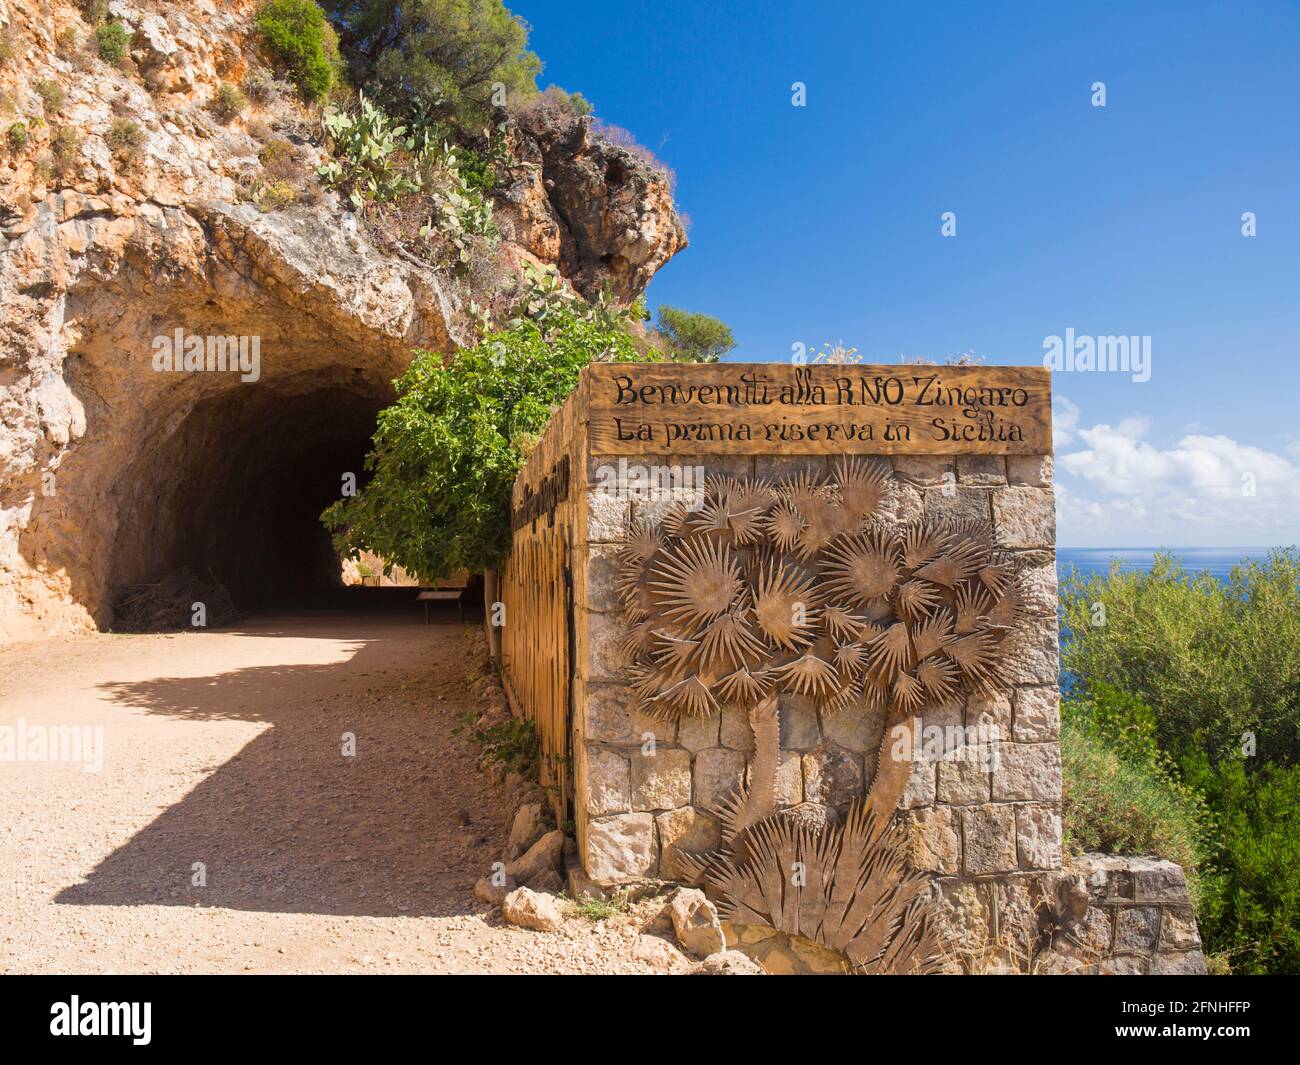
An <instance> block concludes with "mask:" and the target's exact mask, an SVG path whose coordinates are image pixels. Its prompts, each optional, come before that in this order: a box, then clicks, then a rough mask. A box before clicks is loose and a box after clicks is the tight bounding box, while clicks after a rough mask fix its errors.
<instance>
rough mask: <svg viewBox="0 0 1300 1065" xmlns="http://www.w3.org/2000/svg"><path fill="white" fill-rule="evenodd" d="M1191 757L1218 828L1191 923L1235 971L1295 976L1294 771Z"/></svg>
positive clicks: (1299, 773) (1298, 869)
mask: <svg viewBox="0 0 1300 1065" xmlns="http://www.w3.org/2000/svg"><path fill="white" fill-rule="evenodd" d="M1248 761H1249V760H1244V759H1241V758H1228V759H1224V760H1223V761H1222V762H1221V763H1220V764H1219V767H1218V769H1217V770H1216V769H1211V768H1210V764H1209V761H1208V760H1207V759H1205V758H1204V757H1201V758H1199V759H1191V760H1189V763H1188V765H1187V767H1186V775H1187V779H1188V781H1189V782H1190V783H1191V784H1193V785H1195V786H1196V787H1197V788H1199V789H1200V790H1201V791H1202V792H1203V793H1204V794H1205V795H1206V797H1207V798H1208V799H1209V802H1210V804H1211V806H1212V807H1213V808H1214V810H1215V817H1216V821H1217V822H1218V826H1219V833H1218V839H1217V846H1216V848H1215V852H1214V855H1213V860H1214V864H1215V875H1214V876H1213V877H1210V878H1208V879H1207V882H1206V890H1205V891H1204V893H1203V895H1204V898H1203V901H1202V904H1201V905H1200V906H1199V908H1198V913H1197V917H1198V923H1199V924H1200V927H1201V935H1202V936H1203V938H1204V940H1205V948H1206V950H1207V952H1209V953H1211V954H1220V955H1224V956H1226V958H1227V959H1228V962H1229V963H1230V964H1231V966H1232V971H1233V972H1235V973H1248V974H1253V973H1285V974H1289V975H1293V976H1294V975H1296V974H1300V767H1297V766H1282V765H1266V764H1262V765H1259V764H1257V765H1251V766H1248V765H1247V762H1248Z"/></svg>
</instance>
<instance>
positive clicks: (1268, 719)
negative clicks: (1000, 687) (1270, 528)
mask: <svg viewBox="0 0 1300 1065" xmlns="http://www.w3.org/2000/svg"><path fill="white" fill-rule="evenodd" d="M1061 609H1062V622H1063V626H1064V629H1065V630H1066V632H1067V634H1068V635H1067V639H1066V640H1065V642H1064V644H1063V646H1062V648H1061V666H1062V668H1063V669H1064V670H1065V671H1067V672H1068V673H1070V674H1072V675H1073V676H1074V677H1075V678H1076V679H1077V681H1078V683H1079V684H1080V685H1081V686H1082V689H1083V691H1084V692H1085V693H1086V692H1088V691H1089V690H1090V689H1091V688H1092V687H1094V686H1095V685H1096V684H1097V683H1098V682H1102V683H1105V684H1109V685H1111V686H1112V687H1114V688H1116V689H1119V690H1121V691H1126V692H1131V693H1133V694H1134V695H1136V696H1139V697H1140V698H1141V699H1142V701H1143V702H1145V703H1146V704H1147V705H1148V706H1150V707H1151V709H1152V711H1154V714H1155V729H1156V740H1157V743H1158V744H1159V746H1160V749H1161V750H1163V751H1167V752H1168V753H1169V754H1171V755H1172V756H1173V757H1174V758H1175V759H1176V760H1178V761H1182V759H1183V757H1184V756H1186V755H1194V754H1198V753H1202V752H1204V753H1206V754H1208V755H1209V756H1210V757H1211V759H1212V760H1214V761H1217V760H1218V758H1219V757H1221V756H1225V755H1229V754H1232V753H1234V752H1236V751H1238V750H1239V749H1240V748H1241V746H1242V744H1243V743H1245V742H1247V741H1248V740H1250V739H1252V738H1253V741H1254V744H1255V749H1256V750H1257V753H1258V755H1259V757H1260V758H1261V759H1262V760H1264V761H1279V762H1288V763H1291V764H1296V763H1300V552H1298V551H1297V550H1296V549H1295V548H1285V549H1279V550H1277V551H1275V552H1273V554H1272V555H1271V556H1270V557H1269V559H1268V560H1267V561H1266V562H1263V563H1257V562H1251V563H1248V564H1245V565H1241V566H1236V567H1234V568H1233V571H1232V573H1231V575H1230V576H1229V578H1228V580H1227V581H1226V582H1221V581H1218V580H1216V579H1215V578H1214V577H1213V576H1211V575H1209V574H1207V573H1200V574H1197V575H1195V576H1193V575H1190V574H1188V573H1187V571H1186V570H1185V569H1184V568H1183V567H1182V565H1181V564H1180V563H1179V562H1178V560H1177V559H1175V558H1173V557H1172V556H1171V555H1166V554H1162V555H1158V556H1157V557H1156V560H1155V564H1154V565H1153V567H1152V568H1151V571H1150V572H1149V573H1134V572H1129V573H1125V572H1122V571H1121V570H1120V569H1119V568H1118V567H1115V568H1113V569H1112V570H1111V572H1110V573H1109V574H1107V575H1105V576H1092V577H1070V578H1068V579H1067V580H1066V581H1065V582H1064V584H1063V586H1062V588H1061ZM1099 621H1103V622H1104V623H1102V624H1099V623H1098V622H1099ZM1247 734H1249V735H1247Z"/></svg>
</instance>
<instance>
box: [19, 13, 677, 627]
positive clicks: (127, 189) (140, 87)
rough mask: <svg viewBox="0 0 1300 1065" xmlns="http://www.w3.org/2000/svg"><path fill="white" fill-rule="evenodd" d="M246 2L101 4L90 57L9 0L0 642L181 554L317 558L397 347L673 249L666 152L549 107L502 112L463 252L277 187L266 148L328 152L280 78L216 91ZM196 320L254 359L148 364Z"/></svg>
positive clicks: (250, 571) (235, 79) (227, 559)
mask: <svg viewBox="0 0 1300 1065" xmlns="http://www.w3.org/2000/svg"><path fill="white" fill-rule="evenodd" d="M254 6H255V5H254V4H253V3H252V2H250V0H228V2H226V3H222V4H216V3H213V2H210V0H178V2H169V3H132V2H127V0H111V2H110V3H109V10H110V12H111V14H112V16H113V18H114V19H115V20H116V21H118V22H120V23H121V24H123V25H124V26H125V28H126V29H127V30H128V31H129V32H130V34H131V37H130V44H129V53H128V56H127V57H126V58H125V59H123V60H122V61H121V62H120V63H109V62H105V61H104V60H103V59H101V58H99V56H98V55H97V54H96V53H95V50H94V49H95V38H94V33H93V29H92V28H91V27H90V26H88V25H87V24H86V23H85V21H84V20H83V19H82V16H81V14H80V13H79V11H78V9H77V8H76V7H75V6H73V5H72V4H71V3H68V2H63V0H59V2H53V3H41V4H33V3H22V4H19V3H17V2H16V0H0V35H3V37H2V38H0V39H2V40H3V41H4V42H7V47H5V48H4V52H5V53H7V58H6V59H5V60H4V62H3V63H0V308H2V309H0V415H2V417H3V426H2V429H0V640H5V639H24V638H33V637H37V636H39V635H41V634H44V633H52V632H57V631H67V630H69V629H77V628H90V627H93V626H95V625H104V624H107V623H108V622H110V621H111V602H112V596H113V593H114V590H115V589H118V588H120V587H122V586H124V585H127V584H130V583H133V582H139V581H142V580H145V579H148V578H150V577H152V576H154V575H156V574H159V573H161V572H164V571H166V570H168V569H172V568H176V567H179V566H188V567H191V568H194V569H196V570H197V571H199V572H202V571H203V570H211V571H214V572H215V574H216V575H217V576H219V578H220V579H222V580H223V582H225V583H227V584H229V585H230V586H231V587H232V590H234V591H235V592H236V595H237V598H239V597H241V595H242V597H243V598H244V599H245V600H249V599H252V600H256V599H257V598H258V596H259V595H261V594H262V593H264V592H265V591H266V589H268V588H270V587H272V586H275V587H278V588H279V589H280V590H281V591H284V590H286V589H285V588H284V586H283V579H284V573H285V567H286V565H287V564H288V563H291V562H294V561H295V560H297V559H299V558H300V557H301V553H302V552H314V553H316V554H319V555H321V556H322V564H325V565H327V564H328V558H326V557H325V556H326V554H327V548H323V547H322V543H321V541H320V534H319V530H318V529H317V528H315V527H313V526H314V515H313V514H312V511H313V509H315V510H318V508H319V505H320V503H321V502H322V500H324V501H328V499H329V498H337V495H338V492H339V490H340V489H339V486H340V483H341V480H342V482H343V483H346V478H347V476H348V474H355V473H357V472H359V470H360V461H361V456H362V455H363V454H364V451H365V443H366V440H367V438H368V436H369V434H370V432H371V431H372V429H373V419H374V415H375V413H376V412H377V410H378V409H379V408H380V407H382V406H383V405H384V404H385V403H386V402H387V400H388V398H389V397H390V396H391V384H390V382H391V380H392V379H393V378H394V377H396V376H397V375H398V374H399V373H400V372H401V371H402V369H403V368H404V367H405V365H406V364H407V363H408V362H409V360H410V358H411V352H412V349H413V348H415V347H426V348H432V349H434V350H444V351H445V350H449V349H451V348H454V347H456V346H458V345H462V344H465V343H467V342H470V341H472V340H473V339H474V338H475V332H474V329H475V324H474V317H473V315H472V313H471V303H475V304H477V305H478V306H479V307H482V308H487V309H488V310H489V311H493V312H498V313H499V312H501V311H504V310H505V308H506V307H508V305H509V303H510V302H511V298H512V294H513V293H514V286H515V284H516V282H517V278H518V276H519V273H520V270H521V268H522V267H523V266H524V264H526V263H544V264H552V265H554V266H556V267H557V268H558V269H559V270H560V272H561V274H563V275H564V276H565V277H566V278H568V279H569V280H570V282H571V283H572V285H573V286H574V287H575V288H576V289H577V290H578V291H580V292H582V293H584V294H585V295H588V296H594V295H595V294H597V293H598V292H600V291H602V290H607V291H608V292H609V293H611V294H612V295H613V296H614V297H616V298H618V299H621V300H624V301H627V300H630V299H632V298H634V297H635V296H636V295H637V294H638V293H639V292H640V291H641V290H643V289H644V287H645V285H646V283H647V282H648V281H649V280H650V278H651V277H652V276H653V274H654V272H655V271H656V270H657V269H659V267H660V266H662V265H663V264H664V263H665V262H666V261H667V260H668V259H669V258H671V257H672V255H674V254H675V253H676V252H677V251H678V250H680V249H681V248H682V247H684V246H685V243H686V241H685V233H684V230H683V228H682V225H681V223H680V221H679V220H678V217H677V215H676V213H675V211H674V209H673V203H672V195H671V191H670V189H669V188H668V185H667V182H666V180H665V179H664V177H663V175H662V174H660V173H659V172H658V171H656V170H655V169H653V168H651V167H650V166H648V165H647V164H646V163H645V162H643V161H642V160H640V159H638V158H637V157H635V156H633V155H631V154H629V153H628V152H627V151H625V150H624V149H622V148H619V147H616V146H613V145H609V144H606V143H603V142H601V141H599V140H598V139H596V138H594V137H593V136H592V133H591V126H590V122H589V120H588V119H585V118H574V117H572V116H567V117H561V118H557V117H556V115H555V114H554V113H553V112H547V111H546V110H544V109H539V110H538V111H537V112H535V113H534V114H533V115H532V117H531V118H527V119H521V120H520V121H519V122H517V123H512V125H511V126H510V128H509V130H508V144H509V148H510V159H509V163H508V166H507V167H506V176H505V181H504V182H503V184H502V187H501V188H500V190H499V191H498V193H497V202H496V217H497V222H498V226H499V229H500V231H501V239H500V241H499V242H496V243H495V244H494V245H492V246H491V247H488V246H487V245H484V246H483V247H481V248H479V249H478V250H477V252H476V254H475V256H474V258H473V260H472V261H471V262H470V263H469V264H468V266H467V268H463V269H458V270H454V271H453V270H449V269H440V268H435V267H432V266H430V265H428V264H427V263H425V262H423V261H421V260H419V259H417V258H415V257H413V256H411V255H410V254H408V253H406V252H404V250H403V249H402V248H401V247H400V246H395V245H391V244H388V243H387V242H386V241H384V240H383V239H382V238H380V237H377V236H376V235H375V233H374V231H373V229H372V228H370V227H367V226H366V225H364V224H362V223H361V222H359V220H358V218H357V217H356V216H355V215H354V214H353V213H352V212H351V210H350V209H349V208H348V206H347V205H346V203H344V202H342V201H341V200H340V198H339V197H338V196H336V195H335V194H334V193H332V192H326V191H324V190H322V189H321V188H320V186H319V185H318V184H316V183H315V182H314V181H308V182H306V183H305V185H304V187H303V188H301V189H300V190H299V191H298V192H297V193H296V194H295V195H293V196H291V197H284V198H282V200H281V201H275V202H273V203H270V204H268V202H267V201H266V200H265V199H260V198H259V196H258V194H257V188H258V179H259V175H260V174H261V173H262V172H263V171H264V169H265V164H266V159H267V151H266V149H267V146H268V145H269V144H271V143H272V142H274V143H276V144H279V145H281V146H283V145H285V144H288V145H290V146H291V147H290V148H288V149H287V150H288V151H290V152H291V153H292V155H293V156H294V158H295V160H296V164H297V165H298V167H299V168H300V169H301V170H302V172H303V173H306V174H308V175H310V174H313V173H314V169H315V166H316V164H317V163H318V162H320V161H321V160H322V159H323V158H324V151H323V147H322V137H321V132H320V125H319V120H318V117H317V116H316V115H314V114H312V113H311V112H310V111H309V110H308V109H305V108H303V107H302V106H301V105H300V104H298V103H297V102H296V101H295V100H294V99H293V98H292V97H291V96H289V95H278V96H276V97H275V98H274V99H270V100H263V101H262V102H258V101H256V100H253V101H250V103H249V106H248V107H246V108H245V109H243V110H242V111H240V112H239V113H238V114H236V115H234V116H233V117H231V116H229V115H227V116H225V117H224V120H223V117H222V116H221V115H220V108H219V107H217V106H214V102H215V101H217V100H218V97H219V94H220V92H221V86H222V85H223V84H228V85H240V84H243V83H244V82H245V80H246V78H247V76H248V74H249V73H250V71H251V70H253V69H254V68H258V67H260V66H261V61H260V59H259V58H258V57H257V47H256V42H255V41H254V39H253V35H252V26H251V13H252V10H253V8H254ZM177 330H180V331H181V332H180V334H179V335H178V334H177ZM188 337H206V338H212V337H215V338H218V340H219V341H224V339H225V338H231V344H232V347H231V348H230V350H231V351H232V352H233V351H234V350H236V346H237V341H235V340H234V338H241V337H242V338H250V339H251V338H256V341H257V344H258V345H259V348H258V350H259V352H260V366H259V368H258V372H257V375H256V378H255V379H252V376H253V375H251V374H247V373H244V374H241V373H240V372H238V371H233V370H225V371H215V372H195V373H174V372H165V371H164V372H160V371H159V370H157V369H156V359H155V356H156V355H157V353H158V350H159V344H163V345H164V346H165V345H166V344H167V343H170V342H171V339H172V338H176V339H179V340H181V341H182V343H183V341H184V339H185V338H188ZM158 338H167V340H166V341H160V340H159V339H158ZM209 343H211V341H209ZM246 346H247V342H246ZM256 544H262V545H265V546H266V549H265V550H262V551H254V552H250V551H248V550H246V548H247V547H248V545H256ZM277 582H280V583H279V584H278V585H277ZM288 590H292V589H288Z"/></svg>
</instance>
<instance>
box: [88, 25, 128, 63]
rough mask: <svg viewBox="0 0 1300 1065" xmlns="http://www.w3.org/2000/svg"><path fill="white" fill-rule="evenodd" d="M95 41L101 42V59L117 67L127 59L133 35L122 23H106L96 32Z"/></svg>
mask: <svg viewBox="0 0 1300 1065" xmlns="http://www.w3.org/2000/svg"><path fill="white" fill-rule="evenodd" d="M95 39H96V41H98V42H99V58H100V59H102V60H103V61H104V62H105V63H112V64H113V65H114V66H116V65H117V64H118V63H120V62H122V60H123V59H125V58H126V50H127V47H128V46H129V45H130V43H131V35H130V34H129V33H127V31H126V27H125V26H123V25H122V24H121V23H120V22H106V23H104V25H102V26H100V27H99V29H97V30H95Z"/></svg>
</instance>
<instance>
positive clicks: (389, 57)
mask: <svg viewBox="0 0 1300 1065" xmlns="http://www.w3.org/2000/svg"><path fill="white" fill-rule="evenodd" d="M322 7H324V9H325V11H326V13H327V14H328V15H329V17H330V20H331V22H332V23H333V24H334V27H335V29H336V30H337V31H338V34H339V40H340V44H341V47H342V50H343V53H344V55H345V56H346V57H347V60H348V65H349V70H350V73H351V76H352V81H353V84H355V85H357V86H361V87H366V88H368V89H369V91H371V92H372V93H374V94H375V95H376V96H377V97H378V98H379V100H380V101H381V103H382V104H383V105H384V107H385V108H386V109H387V110H389V111H391V112H394V113H408V114H421V115H424V116H428V117H432V118H438V119H443V120H447V121H453V122H456V123H457V124H459V125H460V126H462V127H463V128H474V127H477V126H478V125H480V124H482V122H483V121H484V120H485V118H486V117H487V116H488V114H489V112H490V109H491V107H492V105H493V104H494V103H499V102H501V101H500V100H499V99H497V100H494V99H493V97H494V86H498V85H499V86H501V87H502V88H503V89H504V91H505V94H506V98H507V99H508V100H511V101H514V100H517V99H523V98H526V97H529V96H532V95H533V94H535V93H536V92H537V76H538V74H540V73H541V70H542V63H541V60H540V59H538V58H537V56H536V55H535V54H534V53H533V52H530V51H529V50H528V24H527V23H526V22H524V20H523V19H521V18H519V17H517V16H516V15H513V14H511V12H510V11H509V10H508V9H507V8H506V6H505V4H503V3H502V2H501V0H402V2H400V3H399V2H398V0H322Z"/></svg>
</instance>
